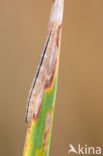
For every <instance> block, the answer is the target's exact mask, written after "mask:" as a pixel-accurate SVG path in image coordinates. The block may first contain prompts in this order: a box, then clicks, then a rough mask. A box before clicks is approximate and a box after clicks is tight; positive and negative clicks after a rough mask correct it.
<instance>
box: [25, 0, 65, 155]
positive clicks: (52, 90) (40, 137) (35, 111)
mask: <svg viewBox="0 0 103 156" xmlns="http://www.w3.org/2000/svg"><path fill="white" fill-rule="evenodd" d="M63 6H64V0H53V4H52V9H51V14H50V20H49V25H48V31H47V38H46V42H45V45H44V48H43V51H42V54H41V58H40V62H39V65H38V68H37V71H36V74H35V77H34V80H33V83H32V87H31V90H30V94H29V98H28V103H27V108H26V119H25V121H26V123H27V126H28V129H27V136H26V142H25V147H24V153H23V156H48V153H49V145H50V138H51V130H52V122H53V113H54V106H55V97H56V88H57V79H58V65H59V53H60V40H61V29H62V16H63Z"/></svg>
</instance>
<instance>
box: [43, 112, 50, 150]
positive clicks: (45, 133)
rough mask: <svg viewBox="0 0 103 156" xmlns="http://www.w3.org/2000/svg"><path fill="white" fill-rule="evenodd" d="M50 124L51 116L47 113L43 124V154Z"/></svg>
mask: <svg viewBox="0 0 103 156" xmlns="http://www.w3.org/2000/svg"><path fill="white" fill-rule="evenodd" d="M50 123H51V114H50V112H49V111H48V112H47V115H46V123H45V131H44V139H43V152H44V150H45V146H46V142H47V139H48V134H49V129H50Z"/></svg>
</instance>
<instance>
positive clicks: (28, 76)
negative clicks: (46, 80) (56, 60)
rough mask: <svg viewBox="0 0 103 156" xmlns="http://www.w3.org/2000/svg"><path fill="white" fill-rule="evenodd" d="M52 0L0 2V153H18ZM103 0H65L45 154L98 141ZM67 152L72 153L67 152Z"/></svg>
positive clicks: (102, 127)
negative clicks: (53, 108) (49, 134)
mask: <svg viewBox="0 0 103 156" xmlns="http://www.w3.org/2000/svg"><path fill="white" fill-rule="evenodd" d="M50 8H51V0H25V1H24V0H1V1H0V156H21V155H22V152H23V147H24V141H25V136H26V125H25V122H24V117H25V108H26V99H27V97H28V93H29V89H30V86H31V82H32V79H33V75H34V72H35V69H36V66H37V63H38V59H39V56H40V52H41V50H42V47H43V44H44V40H45V35H46V30H47V24H48V17H49V11H50ZM102 142H103V0H65V11H64V22H63V33H62V46H61V56H60V68H59V83H58V92H57V99H56V110H55V115H54V124H53V133H52V140H51V148H50V156H68V149H69V144H70V143H71V144H73V145H74V146H75V147H76V146H77V144H79V143H80V144H81V145H84V144H87V145H88V146H91V145H92V146H103V143H102ZM71 155H72V154H71Z"/></svg>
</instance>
